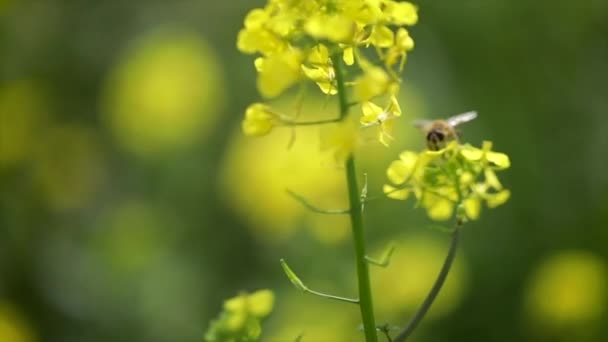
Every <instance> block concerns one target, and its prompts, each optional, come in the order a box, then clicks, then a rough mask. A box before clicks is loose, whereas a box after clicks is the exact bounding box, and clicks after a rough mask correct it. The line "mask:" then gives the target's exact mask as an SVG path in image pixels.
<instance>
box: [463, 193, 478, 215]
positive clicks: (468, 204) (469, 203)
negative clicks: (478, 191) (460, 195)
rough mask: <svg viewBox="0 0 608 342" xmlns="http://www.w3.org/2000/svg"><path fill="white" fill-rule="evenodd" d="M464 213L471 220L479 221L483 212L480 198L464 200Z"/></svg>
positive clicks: (474, 197)
mask: <svg viewBox="0 0 608 342" xmlns="http://www.w3.org/2000/svg"><path fill="white" fill-rule="evenodd" d="M463 204H464V211H465V213H466V215H467V217H468V218H469V219H470V220H477V219H478V218H479V214H480V212H481V201H480V199H479V197H477V196H473V197H469V198H467V199H465V200H464V202H463Z"/></svg>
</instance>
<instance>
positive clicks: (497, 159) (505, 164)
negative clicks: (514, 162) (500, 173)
mask: <svg viewBox="0 0 608 342" xmlns="http://www.w3.org/2000/svg"><path fill="white" fill-rule="evenodd" d="M486 159H487V160H488V161H489V162H491V163H493V164H494V165H496V166H497V167H498V169H506V168H509V167H510V166H511V161H510V160H509V156H508V155H506V154H504V153H499V152H488V153H486Z"/></svg>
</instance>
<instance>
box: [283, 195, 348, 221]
mask: <svg viewBox="0 0 608 342" xmlns="http://www.w3.org/2000/svg"><path fill="white" fill-rule="evenodd" d="M285 191H287V193H288V194H289V196H291V197H293V198H294V199H295V200H296V201H298V202H299V203H300V204H302V205H303V206H305V207H306V208H307V209H309V210H310V211H312V212H315V213H319V214H327V215H345V214H348V213H349V211H350V210H348V209H321V208H319V207H317V206H315V205H313V204H311V203H310V202H309V201H308V200H307V199H306V198H305V197H304V196H302V195H300V194H297V193H295V192H293V191H291V190H289V189H286V190H285Z"/></svg>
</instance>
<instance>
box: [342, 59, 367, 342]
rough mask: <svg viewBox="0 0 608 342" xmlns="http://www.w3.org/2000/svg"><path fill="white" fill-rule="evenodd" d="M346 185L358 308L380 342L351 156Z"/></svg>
mask: <svg viewBox="0 0 608 342" xmlns="http://www.w3.org/2000/svg"><path fill="white" fill-rule="evenodd" d="M332 64H333V67H334V70H335V74H336V83H337V88H338V99H339V104H340V118H341V119H346V116H347V115H348V108H349V105H348V102H347V100H346V89H345V86H344V78H343V77H344V75H343V74H342V59H341V58H340V56H339V55H333V56H332ZM346 182H347V185H348V199H349V204H350V211H349V215H350V220H351V225H352V231H353V240H354V244H355V256H356V259H357V260H356V264H357V279H358V287H359V308H360V310H361V318H362V320H363V329H364V330H365V340H366V341H367V342H377V341H378V335H377V334H376V319H375V318H374V306H373V301H372V290H371V285H370V281H369V265H368V263H367V260H365V254H366V252H365V236H364V235H365V234H364V230H363V215H362V211H361V199H360V197H359V196H360V193H359V186H358V184H357V171H356V168H355V158H354V156H353V154H352V153H351V154H350V156H349V157H348V159H347V160H346Z"/></svg>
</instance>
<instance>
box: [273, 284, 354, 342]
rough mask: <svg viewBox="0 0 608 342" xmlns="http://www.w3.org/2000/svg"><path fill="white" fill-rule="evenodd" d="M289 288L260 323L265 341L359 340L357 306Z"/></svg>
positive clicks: (323, 341)
mask: <svg viewBox="0 0 608 342" xmlns="http://www.w3.org/2000/svg"><path fill="white" fill-rule="evenodd" d="M353 309H355V308H354V307H349V306H347V305H344V303H339V302H334V301H328V300H326V299H322V298H318V297H315V296H313V295H307V294H303V293H301V292H299V291H295V290H294V289H293V288H292V287H290V288H289V292H288V294H287V295H284V296H281V299H280V300H278V301H277V306H276V308H275V311H274V312H273V314H272V315H271V316H270V317H269V319H268V321H266V322H265V323H264V329H265V331H264V335H265V336H267V339H265V340H267V341H277V342H278V341H295V340H296V338H297V337H298V336H302V341H322V342H325V341H363V340H364V339H365V338H364V335H363V331H361V330H359V329H358V328H359V326H360V325H361V316H359V310H353Z"/></svg>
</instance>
